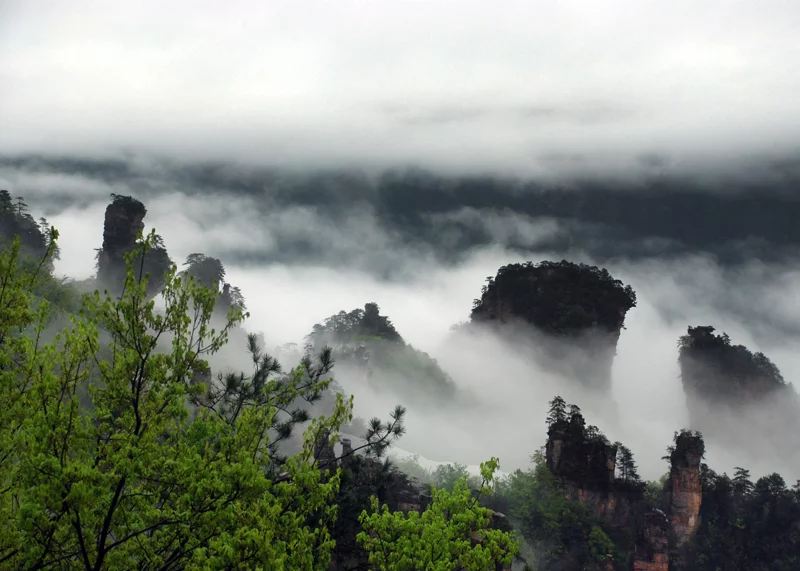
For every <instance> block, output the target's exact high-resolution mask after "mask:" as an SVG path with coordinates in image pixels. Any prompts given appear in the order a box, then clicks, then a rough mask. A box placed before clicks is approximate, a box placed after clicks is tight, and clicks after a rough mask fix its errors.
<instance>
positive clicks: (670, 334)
mask: <svg viewBox="0 0 800 571" xmlns="http://www.w3.org/2000/svg"><path fill="white" fill-rule="evenodd" d="M15 172H16V171H9V170H6V171H5V173H6V180H11V182H13V183H14V184H15V185H16V187H17V189H20V188H23V189H24V190H26V191H29V192H26V193H25V194H26V196H28V197H29V202H30V203H31V204H32V207H33V208H34V209H39V208H41V209H42V210H43V211H45V212H46V213H47V215H48V217H49V220H50V222H51V223H52V224H53V225H55V226H56V227H58V228H59V229H60V231H61V233H62V239H61V241H60V243H61V258H60V260H59V261H58V263H57V265H56V272H57V273H61V274H63V275H68V276H70V277H72V278H77V279H80V278H85V277H89V276H90V275H92V274H93V273H94V249H95V248H98V247H99V246H100V244H101V241H102V226H103V212H104V208H105V205H106V204H107V200H108V199H107V197H108V194H109V193H110V192H115V191H116V192H121V191H126V192H129V191H131V190H132V187H133V185H132V184H131V182H130V181H129V182H126V183H125V184H121V183H119V182H113V181H112V182H105V183H100V182H98V179H97V177H94V178H92V177H88V178H87V179H86V180H91V181H92V184H88V185H87V188H88V189H89V191H87V192H85V193H82V194H81V195H80V198H79V199H74V200H70V199H69V197H68V194H69V189H70V188H71V187H70V185H69V184H67V185H64V184H62V181H65V180H66V181H74V176H71V175H69V176H68V175H63V176H62V177H61V178H59V177H50V178H48V179H43V178H42V177H35V178H30V177H24V176H20V175H19V174H18V173H17V174H16V175H15V174H14V173H15ZM165 186H167V185H165V184H164V183H163V181H161V182H159V180H157V179H153V180H150V181H149V183H148V184H145V185H142V188H144V189H145V191H144V193H143V194H144V196H143V197H142V198H143V199H145V200H146V205H147V208H148V215H147V217H146V220H145V221H146V223H147V226H148V228H150V227H152V228H155V229H156V230H157V231H158V232H159V233H161V234H162V236H163V237H164V240H165V243H166V246H167V248H168V251H169V253H170V255H171V257H172V259H173V260H174V261H176V262H177V263H178V265H180V264H181V263H182V260H184V259H185V257H186V256H187V255H188V254H190V253H193V252H198V251H199V252H205V253H208V254H209V255H219V256H221V257H222V259H223V263H225V267H226V270H227V277H226V280H227V281H229V282H230V283H232V284H234V285H237V286H239V287H240V288H241V289H242V292H243V293H244V296H245V299H246V301H247V307H248V311H249V313H250V317H249V319H248V320H247V321H246V323H245V328H246V329H247V330H249V331H253V332H257V333H260V334H262V335H263V338H264V340H265V345H266V348H267V349H268V350H269V351H272V352H273V353H275V354H277V355H281V356H282V358H284V359H287V360H288V361H289V362H284V366H285V367H288V366H292V365H293V364H294V363H293V362H292V359H296V358H297V356H298V355H299V353H298V352H297V350H294V352H293V351H292V350H287V348H286V345H287V344H295V346H296V347H302V346H303V345H304V343H305V336H306V335H308V334H309V333H310V331H311V328H312V326H313V325H314V324H315V323H318V322H321V321H322V320H323V319H324V318H325V317H326V316H328V315H332V314H334V313H336V312H338V311H340V310H342V309H344V310H350V309H352V308H355V307H361V306H363V304H364V303H365V302H368V301H375V302H377V303H378V304H379V306H380V308H381V312H382V314H384V315H388V316H389V317H390V318H391V319H392V321H393V323H394V324H395V326H396V328H397V330H398V331H399V332H400V334H401V335H402V336H403V337H404V339H405V340H406V341H407V342H408V343H410V344H411V345H413V346H414V347H415V348H417V349H420V350H422V351H425V352H427V353H429V354H430V355H431V356H432V357H433V358H435V359H436V360H437V361H438V363H439V365H440V366H441V367H442V368H443V370H444V371H445V372H447V373H448V374H449V375H450V376H451V377H452V378H453V380H454V382H455V383H456V385H457V386H458V390H459V395H460V398H459V399H458V402H453V403H437V404H435V405H433V403H429V404H430V405H431V406H426V404H425V403H424V402H422V403H420V402H419V401H418V400H416V399H415V401H412V402H404V401H403V400H402V399H400V398H398V396H397V394H394V393H391V392H388V391H385V390H379V389H377V388H376V387H377V386H378V385H374V386H373V385H370V384H367V383H365V382H364V381H363V378H361V376H359V375H357V374H354V373H353V372H352V371H351V370H348V368H347V367H346V366H342V367H339V368H334V376H335V378H336V381H337V383H338V384H339V385H341V387H342V388H343V389H344V390H345V392H347V393H352V394H354V395H355V397H356V399H355V406H356V415H357V416H361V417H363V418H369V417H372V416H376V415H377V416H381V415H383V414H385V413H386V412H387V411H388V410H390V409H391V408H392V407H393V406H394V405H395V404H404V405H406V406H408V408H409V410H408V421H407V427H408V431H407V434H406V435H405V436H404V437H403V439H402V440H401V441H400V442H399V443H398V446H399V447H400V448H402V449H403V450H407V451H410V452H413V453H417V454H420V455H421V456H423V457H424V458H427V459H429V460H432V461H436V462H460V463H464V464H468V465H474V464H477V463H479V462H480V461H482V460H484V459H486V458H488V457H490V456H499V457H500V459H501V462H502V466H503V469H504V470H506V471H510V470H513V469H516V468H525V467H526V466H527V465H528V464H529V461H530V456H531V454H532V453H533V452H535V451H536V450H537V449H539V447H541V446H542V445H543V444H544V442H545V439H546V432H545V424H544V419H545V416H546V410H547V406H548V401H549V400H550V399H552V397H553V396H554V395H556V394H560V395H562V396H564V397H565V398H566V399H567V400H568V401H569V402H574V403H576V404H578V405H580V406H581V408H582V409H583V410H584V413H585V415H586V417H587V422H589V423H590V424H595V425H597V426H599V428H600V429H601V430H603V431H604V432H605V433H606V435H607V436H608V437H609V439H611V440H612V441H613V440H620V441H622V442H624V443H625V444H626V445H627V446H629V447H630V448H631V449H632V450H633V452H634V454H636V459H637V462H638V463H639V466H640V469H641V472H642V475H643V476H644V477H647V478H650V479H657V478H658V477H660V476H661V475H662V474H663V473H664V471H665V470H666V467H667V466H666V463H664V462H663V461H662V460H661V456H662V455H663V451H664V450H665V448H666V446H667V445H668V444H669V443H670V442H671V440H672V435H673V432H674V431H676V430H678V429H680V428H682V427H686V426H688V413H687V407H686V402H685V396H684V393H683V388H682V386H681V382H680V374H679V369H678V363H677V347H676V343H677V340H678V338H679V337H680V336H681V335H683V334H684V333H685V332H686V327H687V326H688V325H698V324H711V325H714V326H715V327H716V328H717V329H718V330H720V331H725V332H727V333H729V334H730V335H731V337H732V338H733V340H734V342H736V343H741V344H744V345H746V346H748V347H749V348H751V349H752V350H754V351H756V350H758V351H763V352H764V353H765V354H766V355H768V356H769V357H770V358H771V359H772V360H773V361H774V362H775V363H776V364H777V365H778V367H779V368H780V370H781V371H782V372H783V374H784V377H785V378H786V379H787V381H790V382H791V381H793V380H795V379H797V378H798V374H800V357H798V355H797V352H796V350H795V348H796V347H797V343H798V342H800V328H798V326H797V325H796V324H797V323H800V319H799V318H800V296H799V295H800V294H798V291H797V288H796V287H794V285H795V284H796V283H797V280H798V278H800V270H798V269H797V265H796V264H795V263H794V261H793V260H792V259H788V260H783V261H781V262H770V263H768V262H764V261H759V260H756V259H752V260H749V261H747V262H745V263H738V264H725V263H722V262H721V261H720V260H718V259H717V258H716V257H714V256H712V255H706V254H700V253H696V254H687V255H681V256H674V255H671V256H663V257H659V256H651V257H645V258H641V257H637V258H626V257H616V258H613V259H610V260H609V259H606V260H602V261H598V260H596V259H594V258H593V257H592V256H591V255H590V254H589V253H587V251H585V250H583V249H578V248H570V249H566V250H559V251H553V250H545V249H537V248H536V247H535V245H536V243H537V240H539V239H541V238H546V237H548V236H551V235H552V234H553V233H557V232H559V231H560V227H561V224H562V223H561V222H559V221H557V220H552V219H539V220H531V219H528V218H526V217H525V216H522V215H515V214H514V213H509V212H507V213H505V214H503V215H502V216H503V218H502V219H501V220H500V221H499V222H498V221H497V219H496V218H495V219H494V221H493V219H492V216H493V215H492V214H491V212H489V211H486V212H483V211H475V212H474V214H472V215H470V216H473V218H480V219H482V220H483V223H484V227H485V228H486V229H488V231H489V232H490V233H491V236H492V240H491V241H492V242H493V244H492V245H490V246H483V247H475V248H466V249H465V250H464V251H463V252H461V255H459V256H457V257H455V258H453V259H451V260H450V261H449V262H448V263H443V262H442V260H441V259H440V257H438V256H437V253H436V251H435V244H432V245H430V246H428V247H421V246H420V245H419V244H409V243H407V242H405V241H402V240H398V239H397V236H395V235H394V234H393V233H392V231H391V230H390V229H387V228H386V227H384V226H382V224H381V222H380V221H379V220H378V219H377V218H376V217H375V215H374V212H373V211H371V210H369V209H366V208H353V209H352V210H351V211H350V212H349V214H348V217H347V219H346V222H345V223H343V224H339V223H337V222H335V221H334V220H333V219H331V218H330V217H326V216H325V214H324V211H322V210H320V209H318V208H312V207H309V206H303V205H299V204H289V205H280V204H275V203H274V202H273V203H272V208H271V209H270V210H269V211H268V212H267V213H266V214H264V211H263V208H261V204H262V203H263V201H264V200H267V199H265V198H264V197H263V196H259V195H243V196H236V199H235V200H232V197H233V195H232V194H231V192H230V191H229V190H224V189H223V190H221V191H219V192H212V193H205V192H201V193H197V192H190V191H188V190H187V188H185V187H182V186H179V185H174V186H173V187H171V188H165ZM58 189H67V193H66V194H63V193H62V194H59V193H58V192H56V191H57V190H58ZM147 189H149V190H147ZM59 196H60V197H61V198H59ZM464 212H466V211H463V210H462V211H461V213H460V214H457V216H464ZM494 216H497V215H496V214H495V215H494ZM287 232H288V233H289V234H290V235H292V236H296V237H298V239H300V238H302V239H303V240H311V241H315V240H317V241H319V242H320V243H322V244H324V247H325V250H326V251H327V252H328V253H329V254H330V257H329V258H328V259H327V260H326V259H325V257H322V258H320V257H314V256H311V257H306V258H303V257H302V256H298V258H297V259H296V260H294V261H286V260H285V259H284V258H282V257H281V256H278V255H277V254H276V255H274V256H270V255H266V256H265V255H264V253H265V252H269V251H270V249H275V248H280V244H282V243H283V242H281V240H284V241H285V234H286V233H287ZM281 233H283V234H281ZM520 233H523V234H525V235H526V236H527V237H528V238H529V242H528V243H529V244H532V245H533V247H530V248H528V249H527V250H526V251H524V252H521V251H520V250H519V248H509V247H507V246H506V245H504V244H508V238H509V236H511V235H516V234H520ZM276 236H282V237H279V238H276ZM226 254H233V255H231V256H230V258H231V261H228V258H226ZM271 257H272V259H270V258H271ZM381 258H383V259H384V261H385V260H390V261H391V264H390V265H391V266H392V267H393V268H394V270H395V271H393V272H390V273H386V272H384V271H382V268H383V267H384V265H385V264H381V263H377V262H376V260H380V259H381ZM562 258H566V259H569V260H573V261H580V262H585V263H598V264H601V265H603V266H604V267H607V268H608V269H609V271H610V272H611V273H612V275H614V276H615V277H617V278H619V279H621V280H622V281H623V282H624V283H626V284H630V285H631V286H632V287H633V288H634V289H635V291H636V292H637V296H638V303H637V306H636V307H635V308H634V309H632V310H631V311H630V312H629V313H628V316H627V318H626V328H625V329H624V330H623V332H622V335H621V337H620V339H619V343H618V350H617V356H616V358H615V360H614V365H613V369H612V392H611V398H610V399H598V398H597V395H596V393H593V392H591V391H587V390H585V389H583V388H582V386H581V384H580V382H576V379H567V378H563V377H561V376H559V375H558V374H555V373H553V372H552V371H548V370H546V369H545V368H544V367H543V366H542V365H541V364H539V363H537V361H536V359H535V357H534V356H535V347H534V344H535V343H536V341H535V337H531V336H524V337H523V336H521V337H520V338H519V339H512V340H509V338H508V337H499V336H497V335H496V334H495V333H494V332H492V331H490V330H486V329H482V328H478V327H471V328H470V329H469V330H468V331H467V330H466V329H464V328H463V327H461V328H459V327H455V328H454V326H457V325H458V324H463V323H464V322H466V321H467V320H468V318H469V311H470V308H471V306H472V301H473V299H474V298H475V297H477V296H479V292H480V287H481V285H482V284H483V283H484V280H485V278H486V277H487V276H490V275H494V274H495V273H496V271H497V269H498V268H499V267H500V266H502V265H505V264H508V263H513V262H520V261H525V260H533V261H541V260H546V259H556V260H558V259H562ZM348 260H349V262H350V263H348ZM239 341H241V339H239ZM237 354H239V355H240V359H241V363H242V364H241V366H242V367H245V368H246V363H247V359H246V354H245V352H244V346H243V345H242V347H241V348H237V347H229V348H228V349H226V351H225V362H226V366H228V367H233V368H235V367H236V366H237V364H236V355H237ZM707 444H708V446H707V457H706V461H707V462H708V463H709V465H710V466H711V467H713V468H714V469H716V470H718V471H731V470H732V468H733V467H734V466H739V465H745V466H747V467H749V468H750V469H751V470H752V471H753V473H754V474H755V475H758V474H763V473H768V472H772V471H779V472H781V473H782V474H783V475H784V477H785V478H787V479H788V480H790V481H791V480H793V479H795V478H796V477H797V476H798V475H800V459H798V458H797V457H793V456H792V455H790V454H782V455H778V454H775V455H767V454H763V453H762V454H751V453H749V452H747V451H745V452H743V451H742V449H740V448H736V449H731V448H728V447H727V444H725V443H718V442H715V441H714V440H713V439H708V438H707ZM762 444H763V443H762ZM744 448H745V449H746V450H751V451H752V450H753V449H756V450H758V449H759V445H758V443H747V445H746V446H744ZM761 448H762V449H764V447H763V446H762V447H761Z"/></svg>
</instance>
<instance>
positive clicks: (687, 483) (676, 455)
mask: <svg viewBox="0 0 800 571" xmlns="http://www.w3.org/2000/svg"><path fill="white" fill-rule="evenodd" d="M704 452H705V444H704V443H703V437H702V436H700V434H699V433H696V432H691V431H688V430H684V431H681V432H680V433H679V434H677V436H676V437H675V445H674V446H673V447H672V449H671V452H670V472H669V482H668V486H669V490H668V493H669V520H670V526H671V527H672V532H673V533H674V535H675V539H676V541H677V542H678V545H682V544H683V543H685V542H686V541H688V540H689V539H691V537H692V536H693V535H694V533H695V532H696V531H697V527H698V526H699V525H700V505H701V504H702V501H703V487H702V482H701V480H700V461H701V460H702V458H703V454H704Z"/></svg>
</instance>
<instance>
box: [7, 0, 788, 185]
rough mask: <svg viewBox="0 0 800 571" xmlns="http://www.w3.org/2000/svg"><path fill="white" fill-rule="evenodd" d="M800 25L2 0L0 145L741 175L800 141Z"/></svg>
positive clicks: (588, 6) (726, 6) (767, 18)
mask: <svg viewBox="0 0 800 571" xmlns="http://www.w3.org/2000/svg"><path fill="white" fill-rule="evenodd" d="M44 8H46V9H44ZM799 24H800V10H798V8H797V5H796V3H795V2H792V1H789V0H769V1H767V2H748V1H741V2H735V3H733V4H731V3H730V2H728V1H722V0H715V1H709V2H703V3H702V4H698V3H697V2H692V1H690V0H681V1H676V2H670V3H669V4H664V3H661V2H652V1H648V2H627V1H625V0H615V1H613V2H604V3H603V4H602V5H598V4H596V3H593V2H588V1H582V0H572V1H568V2H517V1H514V2H505V3H503V6H502V7H497V6H489V5H487V4H486V3H484V2H476V1H459V2H457V3H456V2H449V1H443V2H413V1H412V2H397V3H390V2H374V3H373V2H360V1H358V0H347V1H340V2H335V3H332V2H324V1H310V2H303V3H298V2H292V1H273V2H269V3H267V4H264V3H252V2H247V1H245V0H239V1H235V2H230V3H227V4H226V5H225V7H224V8H223V7H221V6H216V5H214V4H213V3H205V2H204V3H201V4H199V5H198V3H197V2H186V1H178V2H170V3H169V5H167V6H165V5H164V4H163V3H157V2H151V1H143V2H137V3H136V4H135V5H133V4H126V5H124V6H117V5H114V6H111V5H109V4H107V3H105V2H98V1H90V0H85V1H78V2H60V1H49V2H45V3H44V4H41V3H37V4H36V5H35V6H34V5H33V4H31V3H30V2H22V1H14V0H11V1H8V0H7V1H5V2H3V3H2V6H0V77H2V78H3V81H4V84H6V85H13V89H6V90H3V92H2V93H1V94H0V112H2V115H3V117H4V128H3V130H2V132H1V133H0V152H2V153H4V154H16V153H29V152H39V153H40V152H46V153H55V154H73V155H81V156H88V157H97V156H103V157H108V156H115V155H117V154H118V153H120V152H127V153H153V154H157V155H164V156H169V157H172V158H176V159H183V160H189V159H192V160H234V161H242V162H247V163H251V164H260V165H263V164H271V165H273V166H282V167H294V168H308V167H309V166H312V167H320V166H322V167H337V168H338V167H341V166H358V167H359V168H377V169H380V168H386V167H389V166H396V165H398V164H399V165H407V164H413V165H419V166H424V167H431V168H436V169H439V170H443V171H448V172H451V173H463V172H467V171H469V172H487V171H491V172H495V173H515V174H524V175H536V176H541V177H553V178H562V177H570V176H575V175H576V174H578V173H583V174H587V173H588V174H593V175H597V174H604V175H610V174H613V175H616V176H621V177H623V178H629V177H635V176H639V175H648V174H650V175H652V174H662V173H663V172H673V171H679V172H690V173H693V174H694V175H696V176H703V175H707V174H708V173H709V172H717V171H730V170H735V171H737V172H740V173H748V172H749V173H752V167H751V163H752V162H753V160H754V159H756V158H759V157H762V158H763V157H773V158H774V157H785V156H796V152H797V146H796V141H797V135H798V127H797V126H798V125H800V121H798V119H799V118H800V109H798V104H797V98H796V93H797V90H798V87H799V85H798V78H797V74H795V73H793V62H794V61H796V59H797V55H798V44H797V41H796V30H797V28H798V25H799Z"/></svg>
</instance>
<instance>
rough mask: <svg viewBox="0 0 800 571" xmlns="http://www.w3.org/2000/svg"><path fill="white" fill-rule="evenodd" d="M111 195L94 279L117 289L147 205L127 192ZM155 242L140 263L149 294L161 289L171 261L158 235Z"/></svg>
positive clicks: (142, 226)
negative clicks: (147, 279)
mask: <svg viewBox="0 0 800 571" xmlns="http://www.w3.org/2000/svg"><path fill="white" fill-rule="evenodd" d="M111 198H112V201H111V204H109V205H108V207H106V213H105V220H104V223H103V247H102V248H101V249H100V250H99V251H98V253H97V280H98V281H99V282H100V283H101V284H102V285H103V286H105V287H107V288H108V289H110V290H111V291H118V290H119V289H121V287H122V285H123V284H124V283H125V274H126V271H127V270H126V266H125V255H126V254H127V253H128V252H130V251H131V250H132V249H133V248H134V247H135V246H136V245H137V241H138V239H139V237H140V236H141V234H142V231H143V230H144V217H145V214H147V209H146V208H145V207H144V204H142V203H141V202H139V201H138V200H136V199H135V198H131V197H130V196H121V195H117V194H112V195H111ZM158 242H159V243H158V244H156V245H155V247H153V248H151V249H149V250H148V251H147V253H146V255H145V257H144V260H143V261H142V264H141V266H140V267H141V269H142V273H143V274H145V275H147V276H148V277H149V281H148V292H149V293H150V294H154V293H156V292H157V291H158V290H160V289H161V286H162V285H163V283H164V280H163V276H164V273H165V272H166V271H167V270H168V269H169V267H170V265H171V264H172V261H171V260H170V259H169V256H168V255H167V250H166V248H164V246H163V244H161V243H160V238H159V239H158Z"/></svg>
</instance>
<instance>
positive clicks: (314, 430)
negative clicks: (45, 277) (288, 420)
mask: <svg viewBox="0 0 800 571" xmlns="http://www.w3.org/2000/svg"><path fill="white" fill-rule="evenodd" d="M18 259H19V257H18V247H17V248H14V249H11V250H10V251H9V252H6V253H4V254H3V255H2V257H0V280H2V282H1V287H0V301H1V302H2V303H0V306H1V307H2V308H3V310H2V315H1V316H0V341H2V343H1V344H0V400H1V401H2V402H3V407H2V409H0V415H2V418H0V482H1V483H2V492H1V493H2V495H1V496H0V517H2V519H3V521H4V523H5V525H4V526H3V530H2V531H1V532H0V563H2V565H3V566H4V567H15V568H21V567H25V568H28V567H32V568H38V567H50V566H56V567H62V568H67V567H69V568H75V567H82V568H85V569H103V568H141V567H147V568H159V569H177V568H186V567H210V568H252V567H254V566H259V565H262V566H268V567H269V568H271V569H301V568H325V567H326V566H327V563H328V560H329V555H330V552H331V549H332V547H333V545H332V543H333V542H332V540H331V538H330V534H329V532H328V525H329V523H330V522H331V521H332V519H333V518H334V516H335V511H336V510H335V506H332V505H331V503H330V500H331V498H332V497H333V496H334V495H335V493H336V490H337V487H338V475H337V473H336V472H335V471H326V470H320V469H319V468H318V466H317V465H316V462H315V460H316V457H315V454H316V450H317V449H318V448H319V447H318V446H315V444H316V443H317V442H318V440H319V438H320V435H326V436H327V435H329V434H333V433H335V431H336V429H337V427H338V426H339V425H340V424H341V423H342V422H344V421H346V420H347V419H348V418H349V415H350V403H349V402H346V401H345V400H344V399H343V398H342V397H341V396H340V397H339V399H338V401H337V403H336V407H335V409H334V411H333V413H332V414H331V415H330V416H329V417H327V418H318V419H315V420H314V421H313V422H312V423H311V425H310V427H309V429H308V431H307V437H306V439H305V444H304V446H303V449H302V450H301V451H300V452H299V453H298V454H296V455H294V456H291V457H289V458H287V459H285V460H283V461H281V463H280V465H276V458H275V457H274V455H273V453H272V452H273V451H272V450H271V448H270V440H271V437H272V435H273V433H274V429H275V427H276V426H278V424H279V422H280V420H279V418H280V414H281V411H282V410H285V409H287V407H288V405H289V404H290V403H291V402H292V401H294V400H295V399H297V398H299V397H303V396H313V395H314V394H316V393H318V392H319V391H320V390H321V389H323V388H324V387H326V386H327V383H328V382H329V381H327V380H325V379H323V378H321V377H320V376H317V375H315V374H314V371H313V370H312V368H310V367H308V366H305V367H300V368H298V369H297V370H295V371H293V372H292V373H290V374H289V375H287V376H284V377H274V378H270V377H269V375H268V374H261V375H260V376H259V372H258V370H259V368H258V367H257V372H256V375H254V378H253V379H248V380H246V381H245V382H244V383H241V384H240V385H239V387H238V390H239V392H238V394H239V395H240V397H243V395H246V396H247V398H235V397H234V395H232V394H230V392H231V391H223V393H225V396H226V398H225V399H221V398H217V399H213V398H211V396H214V395H216V396H219V394H220V392H219V391H216V392H213V391H208V388H209V387H207V386H206V385H205V384H204V383H203V382H202V381H203V380H206V379H208V378H209V375H208V373H209V370H208V364H207V362H206V361H205V357H207V356H208V355H210V354H212V353H214V352H215V351H216V350H218V349H219V348H220V347H221V345H222V344H223V343H224V342H225V341H226V337H227V333H228V330H229V328H230V327H232V326H233V325H235V324H236V323H238V322H239V321H240V320H241V319H242V314H241V311H238V310H236V309H234V310H232V311H231V313H230V314H229V319H228V323H227V325H225V326H224V327H223V328H222V329H221V330H218V331H217V330H214V329H213V328H211V327H210V321H209V320H210V316H211V312H212V310H213V302H214V297H215V292H213V291H211V290H208V289H205V288H203V287H201V286H199V285H198V284H196V283H195V282H194V281H193V280H191V279H190V280H184V279H181V278H179V277H177V276H176V274H175V271H174V268H173V270H172V271H171V272H170V273H168V275H167V277H166V281H165V286H164V290H163V299H164V308H163V310H162V311H161V312H157V311H156V309H155V302H154V301H153V300H151V299H149V298H148V296H147V293H146V292H147V280H146V278H145V276H141V275H138V276H135V275H134V273H133V272H132V271H131V270H130V269H129V272H128V277H127V279H126V282H125V288H124V291H123V293H122V295H121V296H120V298H119V299H116V300H115V299H111V298H109V297H104V296H101V295H100V294H98V293H95V294H94V295H93V296H89V297H87V298H86V299H85V302H84V306H83V309H82V310H81V312H80V314H79V315H77V316H75V318H74V319H73V321H72V325H71V327H70V328H69V329H67V330H66V331H64V332H63V333H61V334H60V335H59V336H58V338H57V339H56V340H55V341H54V342H52V343H42V342H41V332H42V330H43V327H44V325H45V323H46V320H47V312H48V304H47V302H46V301H44V300H42V299H39V298H37V297H36V296H35V295H34V294H33V293H32V284H33V282H35V281H36V279H37V276H36V275H35V274H31V273H30V272H28V271H26V270H25V269H24V268H23V267H22V266H21V265H20V264H19V262H18ZM263 360H264V361H265V362H262V363H257V365H258V364H260V365H266V364H267V363H266V359H263ZM245 388H246V391H245ZM247 391H249V392H247ZM223 400H224V402H225V403H226V404H234V405H235V406H234V407H222V406H219V405H220V403H221V402H223Z"/></svg>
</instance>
